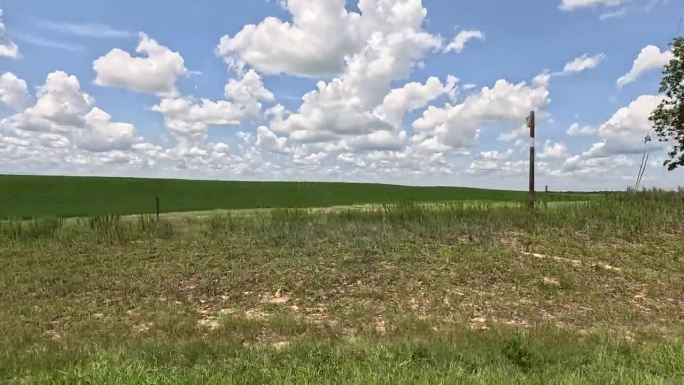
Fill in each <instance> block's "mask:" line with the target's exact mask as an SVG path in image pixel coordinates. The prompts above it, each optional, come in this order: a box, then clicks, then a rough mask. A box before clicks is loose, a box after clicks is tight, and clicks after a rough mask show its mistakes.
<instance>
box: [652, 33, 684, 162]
mask: <svg viewBox="0 0 684 385" xmlns="http://www.w3.org/2000/svg"><path fill="white" fill-rule="evenodd" d="M672 52H673V53H674V58H673V59H672V61H670V63H669V64H668V65H666V66H665V69H664V70H663V79H662V80H661V81H660V93H662V94H665V96H666V98H665V99H664V100H663V102H662V103H660V105H659V106H658V108H656V110H655V111H653V114H651V118H650V120H651V122H652V123H653V128H654V129H655V131H656V132H657V133H658V136H659V137H660V141H661V142H666V143H668V144H670V145H672V149H671V151H670V152H669V153H668V155H669V159H667V160H666V161H665V166H666V167H667V168H668V169H669V170H670V171H672V170H674V169H676V168H678V167H684V37H677V38H675V39H674V40H672Z"/></svg>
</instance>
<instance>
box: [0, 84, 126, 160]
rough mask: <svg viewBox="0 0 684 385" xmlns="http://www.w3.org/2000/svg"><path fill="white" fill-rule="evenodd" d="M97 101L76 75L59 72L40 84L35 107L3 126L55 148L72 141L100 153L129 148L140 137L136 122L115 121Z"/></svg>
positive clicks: (2, 123) (4, 122)
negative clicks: (134, 125)
mask: <svg viewBox="0 0 684 385" xmlns="http://www.w3.org/2000/svg"><path fill="white" fill-rule="evenodd" d="M94 103H95V101H94V99H93V98H92V97H91V96H90V95H88V94H86V93H85V92H83V91H82V90H81V86H80V83H79V81H78V79H77V78H76V77H75V76H73V75H69V74H67V73H65V72H62V71H56V72H53V73H50V74H49V75H48V76H47V78H46V80H45V84H43V85H42V86H40V87H38V90H37V92H36V103H35V104H34V105H33V106H31V107H29V108H26V109H25V110H23V111H21V112H19V113H17V114H15V115H12V116H10V117H8V118H5V119H3V120H2V121H0V127H4V128H5V129H10V130H12V131H13V133H14V134H15V135H18V136H19V137H27V138H31V139H34V140H36V139H37V140H38V142H40V143H41V144H42V145H43V146H46V147H51V148H65V147H68V146H69V145H70V144H74V145H76V146H77V148H79V149H85V150H89V151H96V152H99V151H109V150H114V149H126V148H129V147H130V146H131V145H132V144H133V143H134V142H135V141H136V140H137V138H136V137H135V128H134V127H133V125H132V124H128V123H119V122H113V121H112V118H111V116H110V115H109V114H107V113H106V112H104V111H102V110H101V109H99V108H98V107H95V106H94Z"/></svg>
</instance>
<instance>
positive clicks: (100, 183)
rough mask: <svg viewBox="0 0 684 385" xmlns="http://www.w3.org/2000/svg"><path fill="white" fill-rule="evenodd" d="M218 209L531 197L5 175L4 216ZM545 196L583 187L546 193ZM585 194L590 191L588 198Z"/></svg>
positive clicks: (1, 185)
mask: <svg viewBox="0 0 684 385" xmlns="http://www.w3.org/2000/svg"><path fill="white" fill-rule="evenodd" d="M156 196H159V197H160V201H161V211H162V212H184V211H203V210H215V209H250V208H286V207H287V208H306V207H329V206H341V205H353V204H371V203H399V202H408V201H411V202H435V201H459V200H482V201H516V200H520V201H524V200H525V199H526V197H527V193H525V192H519V191H497V190H482V189H471V188H459V187H408V186H394V185H380V184H352V183H300V182H221V181H196V180H172V179H138V178H101V177H62V176H10V175H4V176H0V218H31V217H42V216H57V217H68V216H89V215H106V214H121V215H125V214H145V213H153V212H154V211H155V197H156ZM540 199H543V200H547V201H549V200H573V199H578V196H576V195H567V194H540ZM581 199H586V198H581Z"/></svg>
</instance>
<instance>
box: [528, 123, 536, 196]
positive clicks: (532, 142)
mask: <svg viewBox="0 0 684 385" xmlns="http://www.w3.org/2000/svg"><path fill="white" fill-rule="evenodd" d="M534 115H535V113H534V111H530V116H529V117H528V118H527V127H529V129H530V195H529V201H530V208H534V205H535V201H536V200H537V193H536V192H535V185H534V163H535V155H536V145H537V144H536V132H535V131H536V122H535V116H534Z"/></svg>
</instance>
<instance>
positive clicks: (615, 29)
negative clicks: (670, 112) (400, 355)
mask: <svg viewBox="0 0 684 385" xmlns="http://www.w3.org/2000/svg"><path fill="white" fill-rule="evenodd" d="M682 5H683V4H682V3H681V2H678V1H674V0H670V1H665V0H548V1H518V2H502V1H494V0H484V1H477V2H475V1H465V0H458V1H454V0H450V1H446V0H422V1H421V0H361V1H360V2H357V1H352V0H350V1H347V2H346V3H345V2H344V1H343V0H319V1H304V0H290V1H275V0H272V1H266V0H255V1H250V2H220V1H208V0H202V1H193V2H187V1H180V0H172V1H169V0H166V1H161V0H155V1H145V2H139V1H131V0H123V1H116V2H114V1H103V0H89V1H75V0H72V1H61V2H54V1H42V0H38V1H30V2H29V1H13V0H10V1H8V0H0V9H2V11H3V14H2V23H3V26H4V27H3V28H0V74H1V75H2V78H0V135H2V136H0V172H2V173H31V174H74V175H126V176H160V177H181V178H202V179H228V180H233V179H241V180H335V181H337V180H343V181H373V182H376V181H377V182H386V183H401V184H419V185H435V184H437V185H466V186H479V187H495V188H517V189H524V188H525V186H526V182H525V181H526V170H527V168H528V166H527V163H526V153H527V146H528V145H529V140H528V139H527V138H526V133H525V131H524V128H523V127H522V126H523V125H524V119H525V114H526V113H527V111H529V110H530V109H534V110H537V111H538V114H539V116H540V119H539V124H538V127H539V133H538V140H537V146H538V152H539V155H540V159H539V162H540V163H539V174H540V175H539V177H538V180H539V181H540V182H539V183H540V185H541V186H543V185H549V187H551V188H552V189H558V190H561V189H562V190H569V189H573V190H586V189H624V188H625V187H627V186H628V185H630V184H633V182H634V179H635V178H636V173H637V170H638V168H639V164H640V162H641V158H642V155H643V153H644V152H646V151H648V152H649V153H650V154H649V166H648V168H647V171H646V177H645V184H646V185H648V186H660V187H675V186H677V185H678V184H684V183H682V182H683V181H684V178H683V177H684V174H683V173H682V172H681V171H678V172H673V173H672V172H667V171H666V170H665V169H664V167H663V166H662V162H663V160H664V156H665V150H666V146H663V145H659V144H657V143H652V144H650V145H649V146H648V147H647V146H645V145H644V144H643V137H644V136H645V135H647V134H649V132H650V127H649V125H648V122H647V118H648V114H649V112H650V111H651V110H652V108H653V107H654V106H655V105H657V104H658V103H659V101H660V100H661V99H660V96H658V93H657V91H658V81H659V76H660V70H661V69H662V66H663V64H664V63H665V62H667V61H668V60H669V58H670V57H671V54H670V53H669V52H668V42H669V41H670V40H671V38H672V37H673V36H674V35H675V34H676V32H677V29H678V25H679V23H680V19H681V18H682V17H683V16H684V7H683V6H682ZM136 49H138V52H136ZM621 78H622V80H621V81H618V79H621ZM571 127H573V128H572V129H571Z"/></svg>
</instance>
